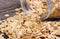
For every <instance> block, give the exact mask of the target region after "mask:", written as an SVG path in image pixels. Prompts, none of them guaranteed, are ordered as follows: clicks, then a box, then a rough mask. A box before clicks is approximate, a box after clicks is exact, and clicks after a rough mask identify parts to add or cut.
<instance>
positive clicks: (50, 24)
mask: <svg viewBox="0 0 60 39" xmlns="http://www.w3.org/2000/svg"><path fill="white" fill-rule="evenodd" d="M28 2H29V5H30V8H31V10H32V11H31V12H29V14H25V13H24V12H23V11H21V12H20V11H19V9H16V10H17V11H18V12H16V14H17V15H14V16H13V17H9V18H7V19H6V20H5V21H4V22H3V23H2V24H1V25H0V39H60V21H43V22H42V21H41V20H40V15H41V14H42V15H43V14H45V13H46V12H47V5H46V1H45V0H28ZM42 3H43V4H42Z"/></svg>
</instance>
